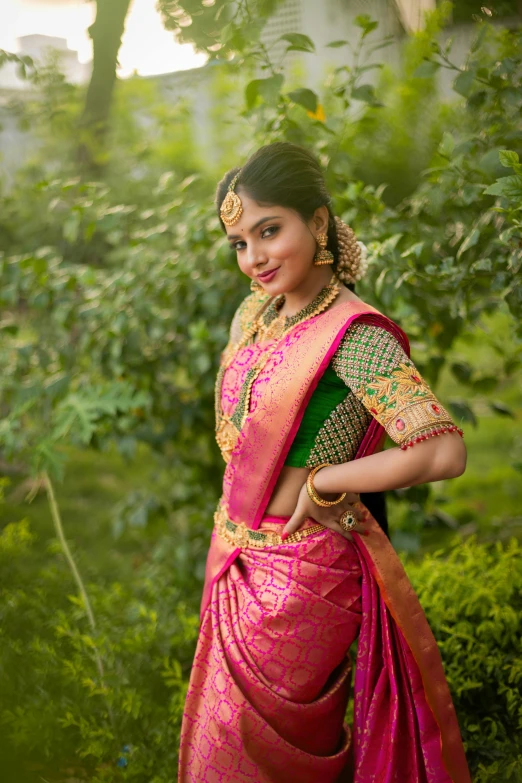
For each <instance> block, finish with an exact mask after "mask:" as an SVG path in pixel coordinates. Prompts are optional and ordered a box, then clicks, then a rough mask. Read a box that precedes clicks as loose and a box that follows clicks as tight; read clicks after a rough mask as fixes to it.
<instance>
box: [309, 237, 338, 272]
mask: <svg viewBox="0 0 522 783" xmlns="http://www.w3.org/2000/svg"><path fill="white" fill-rule="evenodd" d="M317 244H318V245H319V250H316V252H315V256H314V266H322V265H323V264H333V262H334V257H333V253H332V252H331V251H330V250H325V248H326V245H327V244H328V236H327V234H318V235H317Z"/></svg>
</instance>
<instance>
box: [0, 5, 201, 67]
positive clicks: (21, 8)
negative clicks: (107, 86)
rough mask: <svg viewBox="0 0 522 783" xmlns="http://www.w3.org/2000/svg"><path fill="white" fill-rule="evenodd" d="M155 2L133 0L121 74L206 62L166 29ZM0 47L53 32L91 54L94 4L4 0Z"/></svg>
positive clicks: (83, 57)
mask: <svg viewBox="0 0 522 783" xmlns="http://www.w3.org/2000/svg"><path fill="white" fill-rule="evenodd" d="M155 5H156V0H132V3H131V8H130V11H129V14H128V16H127V20H126V24H125V32H124V34H123V39H122V45H121V49H120V53H119V61H120V69H119V71H118V73H119V75H120V76H122V77H125V76H129V75H130V74H131V73H132V72H133V71H135V70H136V71H137V72H138V73H139V74H141V75H142V76H148V75H151V74H155V73H168V72H170V71H179V70H184V69H186V68H196V67H198V66H200V65H203V64H204V62H205V60H206V57H205V55H203V54H197V53H196V52H194V50H193V48H192V46H191V45H190V44H183V45H181V44H177V43H176V42H175V41H174V36H173V35H172V33H169V32H167V31H166V30H164V29H163V25H162V23H161V17H160V15H159V13H158V12H157V11H156V8H155ZM0 6H1V10H0V49H6V50H7V51H10V52H16V51H18V49H19V47H18V45H17V40H16V39H17V38H18V37H19V36H22V35H33V34H35V33H39V34H40V35H53V36H57V37H59V38H65V39H67V45H68V47H69V49H75V50H77V52H78V57H79V60H80V62H87V61H89V60H90V59H91V58H92V46H91V42H90V38H89V36H88V34H87V28H88V27H89V25H90V24H91V23H92V22H93V20H94V14H95V10H96V5H95V3H94V2H85V0H0Z"/></svg>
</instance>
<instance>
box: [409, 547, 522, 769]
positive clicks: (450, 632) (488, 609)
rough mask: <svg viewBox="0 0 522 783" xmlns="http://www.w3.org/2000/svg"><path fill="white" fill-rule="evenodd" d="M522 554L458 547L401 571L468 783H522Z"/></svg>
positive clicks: (515, 549)
mask: <svg viewBox="0 0 522 783" xmlns="http://www.w3.org/2000/svg"><path fill="white" fill-rule="evenodd" d="M521 555H522V550H521V547H520V544H519V543H518V542H517V541H516V540H515V539H512V540H511V541H510V542H509V544H507V545H505V546H503V545H501V544H500V543H496V544H495V545H494V546H489V547H488V546H486V545H481V544H478V543H477V542H476V541H475V539H474V538H470V539H469V540H468V541H466V543H465V544H462V542H461V541H460V540H458V541H457V542H456V543H455V544H454V545H453V547H452V548H451V550H450V551H449V552H444V553H443V552H442V551H438V552H435V553H434V554H431V555H428V556H426V557H425V558H424V560H423V561H422V562H421V563H418V564H414V563H413V562H409V563H408V562H406V566H405V567H406V570H407V572H408V575H409V577H410V579H411V581H412V583H413V585H414V587H415V589H416V591H417V594H418V596H419V599H420V601H421V604H422V606H423V608H424V610H425V612H426V614H427V617H428V620H429V623H430V626H431V628H432V630H433V633H434V634H435V637H436V639H437V642H438V644H439V648H440V651H441V654H442V658H443V661H444V667H445V671H446V676H447V678H448V682H449V685H450V688H451V691H452V694H453V698H454V703H455V708H456V710H457V714H458V717H459V721H460V726H461V731H462V735H463V739H464V742H465V746H466V750H467V756H468V760H469V763H470V766H471V768H472V772H473V773H474V778H473V779H474V781H475V783H486V782H488V783H492V782H493V781H520V780H522V648H521V644H520V639H521V637H522V557H521Z"/></svg>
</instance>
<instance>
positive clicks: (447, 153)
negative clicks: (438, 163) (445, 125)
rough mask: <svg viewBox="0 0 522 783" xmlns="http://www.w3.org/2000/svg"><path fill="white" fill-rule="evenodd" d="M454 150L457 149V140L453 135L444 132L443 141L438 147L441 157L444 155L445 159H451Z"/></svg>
mask: <svg viewBox="0 0 522 783" xmlns="http://www.w3.org/2000/svg"><path fill="white" fill-rule="evenodd" d="M454 149H455V139H454V138H453V136H452V135H451V133H448V132H447V131H444V133H443V135H442V141H441V142H440V144H439V146H438V153H439V155H442V157H443V158H451V156H452V153H453V150H454Z"/></svg>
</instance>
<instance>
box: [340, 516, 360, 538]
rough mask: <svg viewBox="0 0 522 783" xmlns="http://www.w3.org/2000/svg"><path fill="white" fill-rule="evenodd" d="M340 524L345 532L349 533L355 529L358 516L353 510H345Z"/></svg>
mask: <svg viewBox="0 0 522 783" xmlns="http://www.w3.org/2000/svg"><path fill="white" fill-rule="evenodd" d="M339 524H340V526H341V527H342V529H343V530H344V531H345V533H349V532H350V530H353V529H354V527H355V526H356V524H357V517H356V516H355V514H354V513H353V511H345V512H344V513H343V514H341V518H340V520H339Z"/></svg>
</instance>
